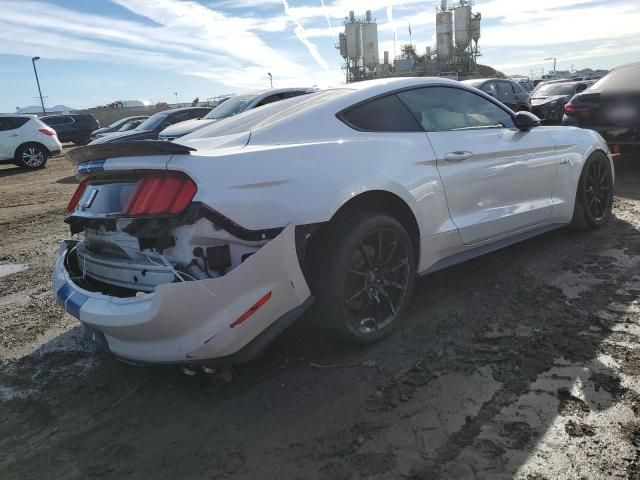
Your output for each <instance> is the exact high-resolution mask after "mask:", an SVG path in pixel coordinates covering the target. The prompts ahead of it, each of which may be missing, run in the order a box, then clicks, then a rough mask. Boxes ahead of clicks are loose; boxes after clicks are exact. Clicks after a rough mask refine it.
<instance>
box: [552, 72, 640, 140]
mask: <svg viewBox="0 0 640 480" xmlns="http://www.w3.org/2000/svg"><path fill="white" fill-rule="evenodd" d="M562 123H563V125H572V126H577V127H582V128H590V129H592V130H595V131H597V132H598V133H599V134H600V135H602V136H603V137H604V139H605V140H606V141H607V143H608V144H609V145H611V146H612V150H613V151H614V152H619V151H621V150H628V149H630V148H637V147H640V62H636V63H630V64H628V65H623V66H621V67H618V68H616V69H614V70H612V71H611V72H609V73H608V74H606V75H605V76H604V77H602V78H601V79H600V80H598V81H597V82H596V83H594V84H593V85H592V86H591V87H589V88H588V89H587V90H585V91H584V92H582V93H579V94H577V95H576V96H574V97H573V98H572V99H571V101H570V102H569V103H567V104H566V105H565V106H564V117H563V119H562Z"/></svg>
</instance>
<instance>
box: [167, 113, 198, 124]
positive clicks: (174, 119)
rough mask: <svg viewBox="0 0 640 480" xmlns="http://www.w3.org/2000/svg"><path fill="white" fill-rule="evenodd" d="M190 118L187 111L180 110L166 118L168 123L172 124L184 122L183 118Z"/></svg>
mask: <svg viewBox="0 0 640 480" xmlns="http://www.w3.org/2000/svg"><path fill="white" fill-rule="evenodd" d="M190 118H192V117H191V116H190V115H189V112H180V113H176V114H175V115H173V116H171V117H170V118H168V119H167V120H168V121H169V123H171V124H174V123H178V122H184V121H185V120H189V119H190Z"/></svg>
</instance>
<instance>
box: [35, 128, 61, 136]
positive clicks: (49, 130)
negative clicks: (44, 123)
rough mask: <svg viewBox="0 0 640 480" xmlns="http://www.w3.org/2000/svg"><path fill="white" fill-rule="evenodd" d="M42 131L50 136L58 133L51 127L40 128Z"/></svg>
mask: <svg viewBox="0 0 640 480" xmlns="http://www.w3.org/2000/svg"><path fill="white" fill-rule="evenodd" d="M38 131H39V132H40V133H44V134H45V135H49V136H50V137H54V136H56V135H57V133H56V131H55V130H52V129H51V128H41V129H39V130H38Z"/></svg>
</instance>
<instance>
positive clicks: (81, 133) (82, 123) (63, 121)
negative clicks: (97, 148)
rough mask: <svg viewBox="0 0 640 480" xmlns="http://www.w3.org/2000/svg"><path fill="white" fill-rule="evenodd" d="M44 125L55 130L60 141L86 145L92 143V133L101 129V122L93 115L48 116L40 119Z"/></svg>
mask: <svg viewBox="0 0 640 480" xmlns="http://www.w3.org/2000/svg"><path fill="white" fill-rule="evenodd" d="M40 120H42V121H43V122H44V123H46V124H47V125H49V126H50V127H51V128H53V129H54V130H55V131H56V133H57V134H58V139H59V140H60V141H61V142H62V143H64V142H73V143H76V144H78V145H84V144H86V143H89V142H90V141H91V132H93V131H94V130H96V129H98V128H100V122H98V120H97V119H96V117H94V116H93V115H91V114H88V113H82V114H74V113H72V114H68V115H46V116H44V117H40Z"/></svg>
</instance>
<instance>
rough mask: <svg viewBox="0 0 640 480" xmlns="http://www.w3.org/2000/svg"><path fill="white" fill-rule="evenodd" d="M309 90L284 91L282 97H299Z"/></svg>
mask: <svg viewBox="0 0 640 480" xmlns="http://www.w3.org/2000/svg"><path fill="white" fill-rule="evenodd" d="M306 93H307V92H304V91H297V92H285V93H283V94H282V95H283V97H282V98H293V97H299V96H300V95H305V94H306Z"/></svg>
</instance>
